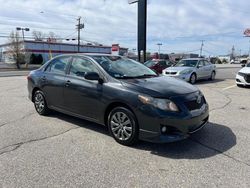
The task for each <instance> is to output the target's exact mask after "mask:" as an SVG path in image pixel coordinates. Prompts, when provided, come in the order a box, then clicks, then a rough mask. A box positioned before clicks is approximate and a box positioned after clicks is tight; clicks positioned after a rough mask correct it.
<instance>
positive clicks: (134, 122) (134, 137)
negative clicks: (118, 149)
mask: <svg viewBox="0 0 250 188" xmlns="http://www.w3.org/2000/svg"><path fill="white" fill-rule="evenodd" d="M116 112H123V113H125V114H126V115H127V116H128V117H129V119H130V121H131V122H132V135H131V137H130V138H129V139H128V140H119V139H117V138H116V137H115V135H114V134H113V132H112V130H111V125H110V119H111V117H112V116H113V114H114V113H116ZM107 124H108V129H109V132H110V134H111V135H112V137H113V138H114V139H115V140H116V141H117V142H118V143H120V144H122V145H126V146H131V145H133V144H135V143H136V142H137V141H138V135H139V126H138V123H137V120H136V117H135V115H134V114H133V113H132V112H131V111H130V110H129V109H127V108H125V107H116V108H114V109H113V110H111V111H110V113H109V115H108V122H107Z"/></svg>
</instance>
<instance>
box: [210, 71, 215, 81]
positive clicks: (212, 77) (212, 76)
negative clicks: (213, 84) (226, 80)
mask: <svg viewBox="0 0 250 188" xmlns="http://www.w3.org/2000/svg"><path fill="white" fill-rule="evenodd" d="M214 79H215V72H214V71H213V72H212V73H211V76H210V80H214Z"/></svg>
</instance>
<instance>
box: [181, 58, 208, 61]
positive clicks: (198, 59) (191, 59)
mask: <svg viewBox="0 0 250 188" xmlns="http://www.w3.org/2000/svg"><path fill="white" fill-rule="evenodd" d="M181 60H196V61H198V60H206V59H205V58H198V57H197V58H186V59H181Z"/></svg>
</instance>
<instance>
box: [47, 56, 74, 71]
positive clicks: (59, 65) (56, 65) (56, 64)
mask: <svg viewBox="0 0 250 188" xmlns="http://www.w3.org/2000/svg"><path fill="white" fill-rule="evenodd" d="M70 59H71V57H59V58H56V59H54V60H53V61H52V62H51V63H50V64H49V66H48V67H47V68H46V70H45V71H46V72H50V73H55V74H65V71H66V68H67V64H68V63H69V61H70Z"/></svg>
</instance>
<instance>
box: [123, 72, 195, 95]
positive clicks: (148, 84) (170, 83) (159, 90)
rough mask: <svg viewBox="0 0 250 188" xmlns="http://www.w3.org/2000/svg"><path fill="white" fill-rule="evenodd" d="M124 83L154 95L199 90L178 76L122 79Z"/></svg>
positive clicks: (130, 87) (126, 85)
mask: <svg viewBox="0 0 250 188" xmlns="http://www.w3.org/2000/svg"><path fill="white" fill-rule="evenodd" d="M121 82H122V84H123V85H124V86H125V87H127V88H129V89H131V90H133V91H137V92H139V93H144V94H147V95H150V96H152V97H159V98H169V97H173V96H177V95H185V94H188V93H193V92H196V91H198V88H197V87H195V86H193V85H191V84H189V83H187V82H185V81H182V80H180V79H178V78H172V77H166V76H160V77H155V78H145V79H128V80H121Z"/></svg>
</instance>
